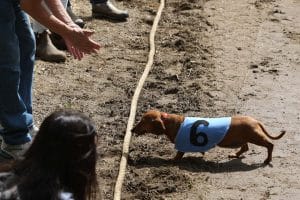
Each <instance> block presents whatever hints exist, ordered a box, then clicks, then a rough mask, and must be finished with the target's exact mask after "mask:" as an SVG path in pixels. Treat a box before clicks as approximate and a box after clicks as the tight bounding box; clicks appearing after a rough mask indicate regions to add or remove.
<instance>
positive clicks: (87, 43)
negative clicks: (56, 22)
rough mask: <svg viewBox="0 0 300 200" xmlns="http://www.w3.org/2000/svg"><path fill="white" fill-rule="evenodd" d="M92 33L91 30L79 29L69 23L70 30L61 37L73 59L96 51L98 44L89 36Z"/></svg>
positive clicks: (98, 47)
mask: <svg viewBox="0 0 300 200" xmlns="http://www.w3.org/2000/svg"><path fill="white" fill-rule="evenodd" d="M93 34H94V31H92V30H88V29H81V28H80V27H79V26H77V25H75V24H73V25H70V31H69V32H68V33H67V34H66V35H64V36H63V38H64V40H65V42H66V45H67V48H68V50H69V52H70V53H71V54H72V56H73V57H74V58H75V59H78V60H81V59H82V58H83V56H84V54H91V53H96V52H97V50H99V49H100V45H99V44H98V43H97V42H95V41H94V40H92V39H91V38H90V36H92V35H93Z"/></svg>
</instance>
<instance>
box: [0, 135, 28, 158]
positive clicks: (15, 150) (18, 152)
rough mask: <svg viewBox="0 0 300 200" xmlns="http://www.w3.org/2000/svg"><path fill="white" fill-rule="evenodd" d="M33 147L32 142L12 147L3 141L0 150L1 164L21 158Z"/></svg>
mask: <svg viewBox="0 0 300 200" xmlns="http://www.w3.org/2000/svg"><path fill="white" fill-rule="evenodd" d="M30 145H31V141H30V142H27V143H25V144H19V145H11V144H6V143H5V142H4V141H3V140H2V143H1V150H0V157H1V158H0V162H1V161H4V160H12V159H19V158H21V157H22V156H23V155H24V154H25V152H26V151H27V150H28V148H29V147H30Z"/></svg>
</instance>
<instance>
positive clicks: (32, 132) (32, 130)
mask: <svg viewBox="0 0 300 200" xmlns="http://www.w3.org/2000/svg"><path fill="white" fill-rule="evenodd" d="M38 132H39V128H38V127H37V126H35V125H33V126H32V127H31V128H30V129H29V135H30V136H31V138H32V140H33V139H34V138H35V136H36V134H37V133H38Z"/></svg>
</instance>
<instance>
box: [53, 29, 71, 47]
mask: <svg viewBox="0 0 300 200" xmlns="http://www.w3.org/2000/svg"><path fill="white" fill-rule="evenodd" d="M50 38H51V41H52V44H54V46H55V47H56V48H58V49H59V50H68V48H67V45H66V43H65V40H64V39H63V38H62V37H61V36H60V35H58V34H56V33H53V32H52V33H51V34H50Z"/></svg>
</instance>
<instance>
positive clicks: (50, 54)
mask: <svg viewBox="0 0 300 200" xmlns="http://www.w3.org/2000/svg"><path fill="white" fill-rule="evenodd" d="M62 3H63V5H64V6H65V7H66V6H67V0H62ZM31 24H32V29H33V31H34V33H35V35H36V46H37V48H36V56H37V57H38V58H40V59H41V60H44V61H49V62H64V61H65V60H66V58H67V57H66V54H65V52H63V51H61V50H59V49H57V48H56V47H55V46H54V45H53V43H52V41H51V39H50V37H49V34H50V32H49V31H48V29H47V28H46V27H44V26H43V25H42V24H40V23H39V22H37V21H35V20H34V19H32V23H31Z"/></svg>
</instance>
